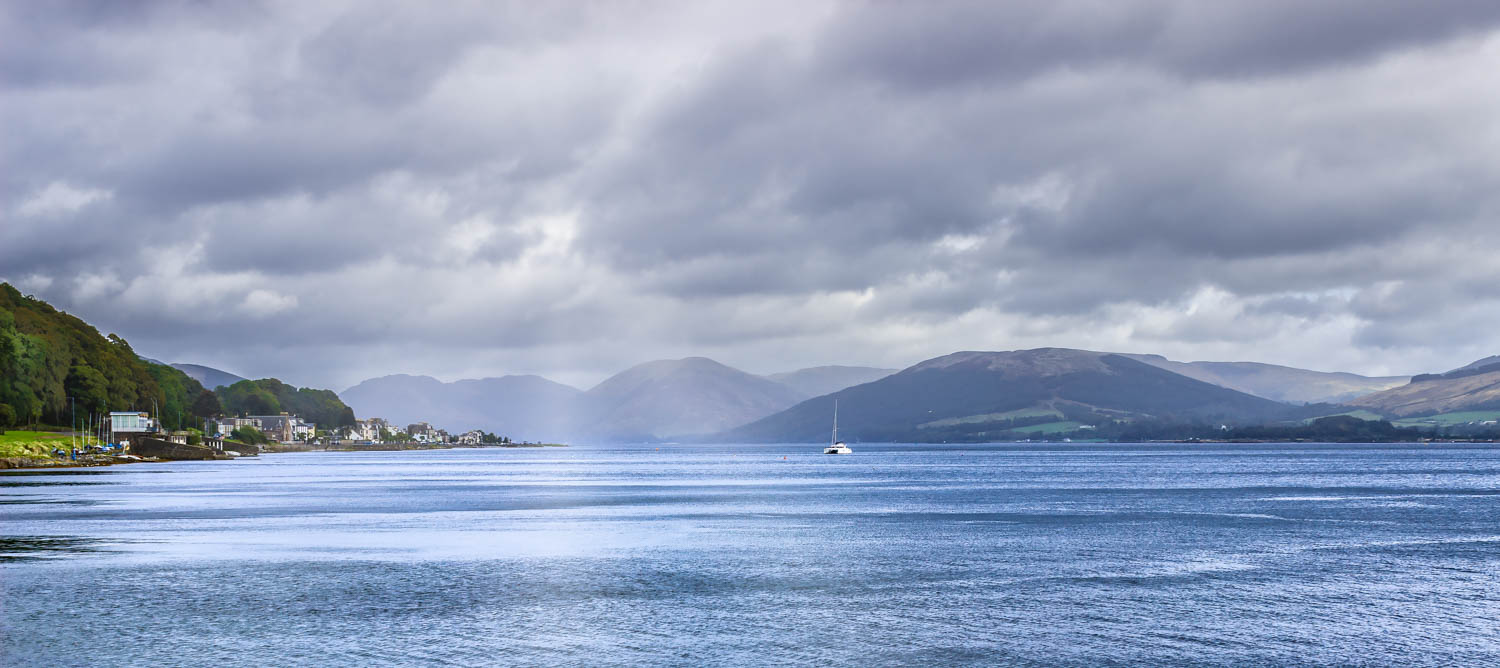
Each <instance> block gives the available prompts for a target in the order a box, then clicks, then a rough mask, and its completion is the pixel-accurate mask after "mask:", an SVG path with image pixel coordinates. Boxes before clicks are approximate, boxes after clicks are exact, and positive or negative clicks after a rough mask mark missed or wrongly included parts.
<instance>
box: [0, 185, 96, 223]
mask: <svg viewBox="0 0 1500 668" xmlns="http://www.w3.org/2000/svg"><path fill="white" fill-rule="evenodd" d="M113 196H114V193H112V192H111V191H109V190H104V189H102V188H75V187H73V186H72V185H69V184H67V183H64V182H62V181H53V182H52V183H49V184H47V186H46V187H44V188H41V189H39V190H37V191H36V192H33V193H32V194H31V196H30V197H27V198H26V200H25V201H23V202H21V205H20V206H18V207H16V213H18V214H20V215H22V216H27V217H50V216H58V215H64V214H71V213H75V212H77V211H78V210H79V209H82V208H84V207H86V206H88V205H90V204H93V203H94V202H98V201H101V200H108V199H110V198H111V197H113Z"/></svg>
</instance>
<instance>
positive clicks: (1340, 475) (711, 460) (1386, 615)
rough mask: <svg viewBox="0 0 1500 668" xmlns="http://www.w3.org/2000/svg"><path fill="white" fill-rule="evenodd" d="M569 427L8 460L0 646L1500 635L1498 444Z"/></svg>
mask: <svg viewBox="0 0 1500 668" xmlns="http://www.w3.org/2000/svg"><path fill="white" fill-rule="evenodd" d="M854 448H855V453H854V454H853V455H848V456H826V455H822V454H820V452H821V446H817V445H797V444H787V445H710V446H701V445H691V446H690V445H625V446H602V445H594V446H588V445H581V446H574V447H569V448H539V449H520V448H517V449H500V448H493V449H455V450H432V451H416V452H365V453H301V454H281V455H267V456H263V457H260V458H258V459H241V460H236V461H226V462H180V463H164V464H137V465H129V466H116V467H110V468H103V469H87V470H48V471H26V472H19V473H14V474H7V475H3V476H0V634H3V638H0V665H7V666H32V665H35V666H75V665H76V666H171V665H195V666H196V665H213V666H262V665H275V666H303V665H307V666H311V665H349V666H356V665H357V666H365V665H459V666H470V665H684V666H702V665H963V664H974V665H997V664H1003V665H1126V664H1132V665H1162V664H1173V665H1434V666H1439V665H1441V666H1448V665H1500V449H1497V448H1496V447H1494V446H1478V445H1474V446H1470V445H1454V444H1430V445H1417V444H1397V445H1332V444H1328V445H1316V444H1295V445H1292V444H1254V445H1218V444H1215V445H1207V444H1204V445H1197V444H1195V445H1156V444H1149V445H1128V444H1117V445H1096V444H990V445H901V444H855V445H854Z"/></svg>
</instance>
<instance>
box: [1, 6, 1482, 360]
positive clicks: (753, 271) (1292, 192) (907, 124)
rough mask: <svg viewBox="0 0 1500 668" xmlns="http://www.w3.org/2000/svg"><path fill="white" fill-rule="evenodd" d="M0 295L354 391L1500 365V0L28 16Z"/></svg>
mask: <svg viewBox="0 0 1500 668" xmlns="http://www.w3.org/2000/svg"><path fill="white" fill-rule="evenodd" d="M0 13H3V17H0V86H3V89H4V92H3V95H4V97H5V101H6V102H5V104H4V105H0V119H3V121H4V123H5V126H6V128H7V132H6V139H5V140H4V142H3V143H0V152H3V153H0V155H3V160H4V164H5V165H6V169H4V170H0V197H3V198H4V199H3V206H0V216H3V223H0V278H4V279H5V280H9V281H11V282H13V283H15V284H17V285H18V286H20V287H21V288H22V289H23V290H26V291H30V292H34V293H36V294H37V295H38V296H41V297H43V298H46V299H48V300H49V301H52V302H54V303H55V304H57V305H58V306H59V307H60V308H64V309H66V310H68V311H70V312H73V313H77V314H79V315H81V316H83V317H85V318H86V319H88V320H90V321H92V322H95V323H97V324H99V325H100V326H101V328H103V329H105V330H106V331H114V332H118V333H120V334H121V335H123V336H125V337H126V338H128V339H129V340H131V341H132V343H133V344H134V345H135V346H136V348H137V349H138V350H139V351H141V352H143V353H145V354H148V355H151V356H153V357H157V358H163V359H169V360H172V361H191V362H199V363H205V364H210V365H214V366H219V367H222V368H225V369H228V370H231V371H234V372H235V373H239V374H241V375H246V376H255V377H259V376H268V375H275V376H278V377H281V378H283V379H285V380H287V381H288V382H296V383H300V384H312V385H319V386H330V387H335V388H342V387H345V386H347V385H350V384H353V383H354V382H357V381H358V380H361V379H363V378H366V377H369V376H374V375H383V374H386V373H394V372H411V373H426V374H432V375H436V376H439V377H443V378H459V377H474V376H485V375H499V374H505V373H540V374H543V375H546V376H548V377H551V378H555V379H557V380H560V381H563V382H570V383H574V384H579V385H585V386H586V385H588V384H591V383H592V382H595V381H597V380H598V379H600V378H601V377H603V376H604V375H605V374H608V373H611V372H613V371H617V370H619V369H622V368H624V367H626V366H629V365H631V364H634V363H636V362H639V361H643V360H646V359H652V358H659V357H682V356H687V355H706V356H710V357H714V358H716V359H719V360H721V361H724V362H725V363H728V364H731V365H735V366H739V367H741V368H745V369H747V370H750V371H754V372H773V371H781V370H786V369H791V368H796V367H800V366H810V365H815V364H869V365H878V366H893V367H900V366H905V365H908V364H911V363H914V362H916V361H919V360H921V359H924V358H927V357H931V356H935V355H939V354H944V353H947V352H952V351H954V350H962V349H1013V348H1025V347H1034V346H1042V345H1059V346H1075V347H1087V348H1092V349H1102V350H1119V351H1132V352H1159V353H1162V354H1165V355H1168V356H1169V357H1174V358H1178V359H1221V360H1256V361H1267V362H1275V363H1284V364H1291V365H1297V366H1305V367H1309V368H1316V369H1325V370H1348V371H1355V372H1362V373H1370V374H1386V373H1416V372H1424V371H1433V370H1441V369H1447V368H1451V367H1454V366H1458V365H1461V364H1463V363H1465V362H1468V361H1470V360H1472V359H1476V358H1478V357H1483V356H1486V355H1491V354H1494V353H1495V352H1496V350H1497V348H1500V335H1497V334H1496V332H1500V262H1496V261H1495V257H1496V256H1497V250H1500V224H1497V213H1500V201H1497V199H1500V161H1497V160H1496V159H1495V157H1494V156H1496V155H1500V121H1497V119H1500V96H1497V95H1495V94H1494V92H1493V88H1494V85H1493V82H1494V72H1495V71H1497V70H1500V6H1497V5H1495V4H1494V3H1488V2H1465V1H1458V0H1454V1H1436V2H1429V3H1420V4H1415V3H1407V2H1353V1H1350V2H1326V3H1302V2H1265V1H1258V2H1217V3H1202V2H1187V1H1184V2H1169V1H1147V0H1142V1H1111V2H1092V1H1072V2H1070V1H1063V2H1057V1H1053V2H1011V3H977V2H976V3H965V2H955V3H940V4H938V5H925V4H892V3H880V4H865V3H844V2H832V3H820V2H813V3H807V2H799V3H740V4H727V3H726V4H721V3H647V4H645V5H634V4H632V5H628V6H627V5H625V4H621V3H599V4H582V3H580V4H566V5H550V4H537V3H514V4H504V3H490V2H485V3H451V4H445V5H443V6H442V7H441V8H428V7H418V6H413V5H410V3H388V4H387V3H371V2H359V3H354V2H350V3H339V2H319V3H292V2H266V3H180V2H160V3H140V4H137V3H131V4H127V5H117V4H111V3H87V2H78V3H68V2H59V3H13V4H11V5H8V6H6V7H5V8H3V9H0Z"/></svg>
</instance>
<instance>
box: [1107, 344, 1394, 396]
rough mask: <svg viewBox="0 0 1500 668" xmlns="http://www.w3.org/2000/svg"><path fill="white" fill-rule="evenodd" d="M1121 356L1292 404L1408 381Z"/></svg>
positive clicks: (1245, 364) (1357, 393)
mask: <svg viewBox="0 0 1500 668" xmlns="http://www.w3.org/2000/svg"><path fill="white" fill-rule="evenodd" d="M1124 356H1125V357H1129V358H1131V359H1133V360H1137V361H1141V362H1145V363H1147V364H1150V365H1151V366H1154V367H1158V368H1162V369H1166V370H1168V371H1171V372H1174V373H1178V374H1181V375H1184V376H1187V377H1188V378H1193V379H1196V380H1201V381H1203V382H1205V383H1213V384H1214V385H1218V386H1220V387H1227V388H1229V389H1231V390H1238V391H1240V392H1244V393H1246V394H1253V395H1255V396H1257V397H1264V398H1266V399H1274V400H1276V401H1284V402H1287V403H1293V404H1302V403H1314V404H1315V403H1324V402H1327V403H1341V402H1344V401H1348V400H1350V399H1354V398H1356V397H1361V396H1364V395H1366V394H1370V393H1371V392H1379V391H1381V390H1386V389H1390V388H1392V387H1398V386H1400V385H1402V384H1404V383H1406V382H1407V381H1408V380H1409V378H1408V377H1406V376H1381V377H1369V376H1360V375H1357V374H1352V373H1329V372H1324V371H1310V370H1308V369H1298V368H1295V367H1289V366H1278V365H1275V364H1262V363H1259V362H1174V361H1172V360H1169V359H1167V358H1165V357H1162V356H1161V355H1124Z"/></svg>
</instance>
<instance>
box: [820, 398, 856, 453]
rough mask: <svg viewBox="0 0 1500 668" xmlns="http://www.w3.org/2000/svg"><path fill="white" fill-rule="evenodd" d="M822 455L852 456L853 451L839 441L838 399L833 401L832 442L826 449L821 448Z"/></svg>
mask: <svg viewBox="0 0 1500 668" xmlns="http://www.w3.org/2000/svg"><path fill="white" fill-rule="evenodd" d="M823 454H825V455H852V454H854V451H853V450H850V449H849V446H847V445H844V442H843V441H840V440H839V400H838V399H834V400H833V440H832V441H831V445H829V446H828V447H826V448H823Z"/></svg>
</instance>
